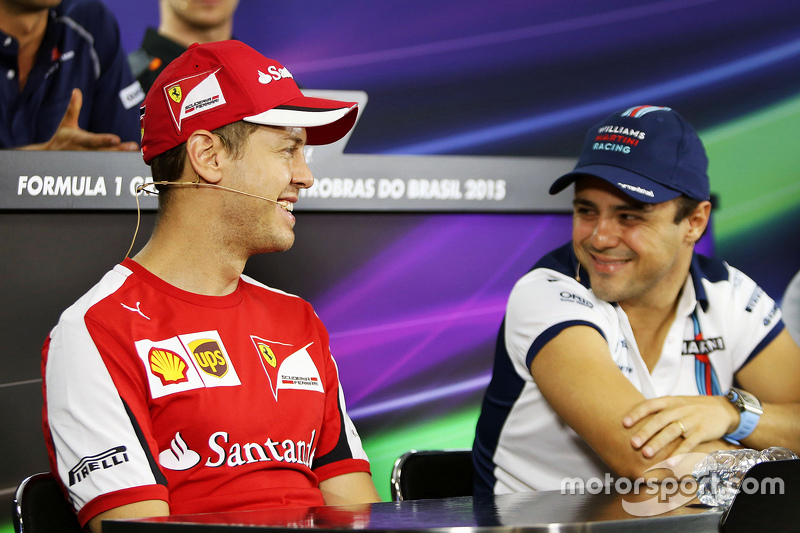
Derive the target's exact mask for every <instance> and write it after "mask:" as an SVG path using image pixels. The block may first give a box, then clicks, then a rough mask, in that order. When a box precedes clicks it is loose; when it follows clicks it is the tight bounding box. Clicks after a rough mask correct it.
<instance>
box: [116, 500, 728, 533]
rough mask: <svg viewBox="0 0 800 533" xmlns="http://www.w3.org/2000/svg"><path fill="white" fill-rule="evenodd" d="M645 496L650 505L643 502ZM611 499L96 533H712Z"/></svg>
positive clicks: (324, 511)
mask: <svg viewBox="0 0 800 533" xmlns="http://www.w3.org/2000/svg"><path fill="white" fill-rule="evenodd" d="M649 498H651V499H655V497H653V496H650V497H649ZM626 499H627V500H628V501H630V500H631V498H629V497H626V496H622V495H619V494H614V493H600V494H562V493H561V491H547V492H535V493H525V494H506V495H497V496H486V497H475V498H472V497H461V498H444V499H437V500H412V501H403V502H383V503H376V504H371V505H360V506H338V507H313V508H292V509H269V510H261V511H240V512H232V513H209V514H196V515H183V516H178V515H174V516H168V517H162V518H148V519H137V520H114V521H106V522H104V523H103V533H207V532H211V531H214V532H220V533H233V532H235V531H241V528H243V527H246V528H247V530H246V531H247V533H261V532H263V533H276V532H282V531H286V532H292V533H297V530H298V529H322V530H328V531H370V532H387V533H388V532H409V533H410V532H415V533H418V532H420V531H426V532H428V531H431V532H437V533H443V532H446V531H453V532H458V533H468V532H472V531H475V532H487V533H488V532H492V533H495V532H497V533H506V532H509V533H510V532H514V533H523V532H526V533H527V532H538V531H548V532H578V531H580V532H587V531H614V532H625V531H636V532H639V531H643V530H645V529H646V531H647V533H666V532H676V533H677V532H685V531H692V532H704V531H709V532H711V531H713V532H716V531H719V522H720V518H721V517H722V511H721V510H719V509H712V508H707V507H703V506H698V505H692V504H690V505H685V506H682V507H679V508H677V509H674V510H671V511H668V512H666V513H663V514H659V515H657V516H650V517H636V516H633V515H631V514H629V513H627V512H626V511H625V510H624V509H623V506H622V503H623V500H626Z"/></svg>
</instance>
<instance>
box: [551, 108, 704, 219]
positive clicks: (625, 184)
mask: <svg viewBox="0 0 800 533" xmlns="http://www.w3.org/2000/svg"><path fill="white" fill-rule="evenodd" d="M585 175H590V176H596V177H598V178H600V179H603V180H605V181H607V182H609V183H611V184H612V185H614V186H615V187H617V188H618V189H620V190H621V191H622V192H624V193H625V194H627V195H628V196H630V197H631V198H634V199H635V200H638V201H640V202H644V203H648V204H654V203H659V202H666V201H667V200H671V199H673V198H676V197H678V196H680V195H681V194H684V195H686V196H688V197H689V198H694V199H695V200H701V201H703V200H708V199H709V197H710V190H709V183H708V157H707V156H706V150H705V148H704V147H703V143H702V142H701V141H700V137H698V136H697V132H695V131H694V128H692V126H691V124H689V123H688V122H687V121H686V119H685V118H683V117H682V116H681V115H679V114H678V113H677V112H676V111H673V110H672V109H670V108H669V107H659V106H650V105H645V106H636V107H631V108H629V109H626V110H625V111H622V112H617V113H614V114H613V115H611V116H610V117H608V118H607V119H605V120H603V121H602V122H600V123H599V124H597V125H595V126H593V127H592V128H591V129H590V130H589V133H588V134H587V135H586V141H585V142H584V144H583V150H582V151H581V156H580V158H579V159H578V163H577V165H575V169H574V170H573V171H572V172H570V173H568V174H565V175H563V176H561V177H560V178H558V179H557V180H556V181H555V182H554V183H553V185H552V186H551V187H550V194H556V193H558V192H561V191H563V190H564V189H566V188H567V187H568V186H569V185H570V184H571V183H573V182H574V181H575V180H577V179H578V178H579V177H581V176H585Z"/></svg>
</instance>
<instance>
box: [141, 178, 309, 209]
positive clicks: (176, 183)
mask: <svg viewBox="0 0 800 533" xmlns="http://www.w3.org/2000/svg"><path fill="white" fill-rule="evenodd" d="M150 185H154V186H155V185H166V186H168V187H184V186H189V187H210V188H214V189H222V190H223V191H228V192H235V193H237V194H243V195H245V196H251V197H253V198H258V199H259V200H266V201H268V202H272V203H273V204H278V205H279V206H281V208H283V209H284V210H286V211H289V212H291V211H292V209H293V207H294V206H293V205H292V203H291V202H289V201H287V200H283V201H280V202H279V201H277V200H273V199H272V198H267V197H266V196H259V195H257V194H251V193H249V192H244V191H238V190H236V189H231V188H230V187H224V186H222V185H217V184H216V183H200V181H199V178H198V181H193V182H185V181H148V182H147V183H144V184H142V185H139V186H138V187H136V192H145V193H147V194H158V193H157V192H154V191H150V190H148V189H147V187H149V186H150Z"/></svg>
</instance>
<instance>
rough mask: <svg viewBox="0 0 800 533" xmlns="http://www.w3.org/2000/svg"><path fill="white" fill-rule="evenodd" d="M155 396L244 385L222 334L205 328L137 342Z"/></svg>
mask: <svg viewBox="0 0 800 533" xmlns="http://www.w3.org/2000/svg"><path fill="white" fill-rule="evenodd" d="M135 345H136V352H137V353H138V355H139V358H140V359H141V360H142V363H143V364H144V367H145V369H146V371H147V377H148V384H149V385H150V396H151V397H152V398H153V399H156V398H161V397H162V396H167V395H169V394H175V393H177V392H184V391H188V390H193V389H199V388H203V387H235V386H238V385H241V384H242V383H241V381H239V376H238V375H237V374H236V369H235V368H234V366H233V362H232V361H231V359H230V356H229V355H228V352H227V350H226V349H225V345H224V344H223V343H222V339H221V338H220V336H219V333H218V332H216V331H201V332H199V333H188V334H185V335H178V336H176V337H172V338H169V339H162V340H158V341H152V340H150V339H144V340H140V341H137V342H136V343H135Z"/></svg>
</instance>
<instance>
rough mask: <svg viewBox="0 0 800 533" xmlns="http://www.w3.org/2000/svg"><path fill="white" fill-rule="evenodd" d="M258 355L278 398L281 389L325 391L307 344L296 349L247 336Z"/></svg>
mask: <svg viewBox="0 0 800 533" xmlns="http://www.w3.org/2000/svg"><path fill="white" fill-rule="evenodd" d="M250 338H251V339H252V341H253V345H254V346H255V348H256V350H258V353H259V355H260V356H261V365H262V366H263V367H264V372H266V373H267V378H268V379H269V384H270V387H271V388H272V395H273V396H274V397H275V401H277V400H278V391H280V390H281V389H295V390H308V391H316V392H325V389H324V388H323V386H322V380H321V379H320V377H319V371H318V370H317V367H316V365H315V364H314V361H313V360H312V359H311V355H310V354H309V353H308V347H309V346H311V345H312V344H314V343H309V344H306V345H305V346H303V347H302V348H300V349H299V350H297V349H296V348H295V347H294V346H293V345H291V344H286V343H282V342H277V341H271V340H267V339H262V338H261V337H257V336H255V335H250Z"/></svg>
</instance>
